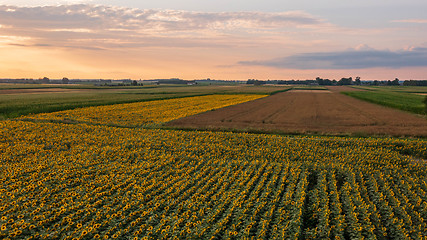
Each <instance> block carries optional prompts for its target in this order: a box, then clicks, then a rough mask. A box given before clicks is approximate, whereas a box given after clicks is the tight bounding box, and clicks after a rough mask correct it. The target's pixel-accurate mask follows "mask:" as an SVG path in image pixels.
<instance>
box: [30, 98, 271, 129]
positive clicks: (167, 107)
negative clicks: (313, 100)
mask: <svg viewBox="0 0 427 240" xmlns="http://www.w3.org/2000/svg"><path fill="white" fill-rule="evenodd" d="M265 96H266V95H255V94H251V95H247V94H246V95H245V94H236V95H207V96H197V97H186V98H177V99H168V100H156V101H148V102H137V103H128V104H116V105H108V106H96V107H87V108H80V109H73V110H65V111H59V112H53V113H43V114H36V115H30V116H25V117H22V118H25V119H37V120H49V121H52V120H54V121H62V122H72V123H76V122H77V123H90V124H101V125H109V126H122V127H143V126H155V125H158V124H160V123H164V122H168V121H171V120H174V119H178V118H182V117H187V116H190V115H195V114H198V113H201V112H206V111H209V110H214V109H218V108H223V107H226V106H230V105H235V104H239V103H243V102H247V101H251V100H255V99H258V98H262V97H265Z"/></svg>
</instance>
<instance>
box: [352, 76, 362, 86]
mask: <svg viewBox="0 0 427 240" xmlns="http://www.w3.org/2000/svg"><path fill="white" fill-rule="evenodd" d="M354 82H355V84H356V85H360V84H361V82H360V77H356V80H354Z"/></svg>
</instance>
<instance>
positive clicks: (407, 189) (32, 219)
mask: <svg viewBox="0 0 427 240" xmlns="http://www.w3.org/2000/svg"><path fill="white" fill-rule="evenodd" d="M426 148H427V141H426V140H421V139H416V140H408V139H393V138H345V137H314V136H313V137H286V136H275V135H262V134H260V135H255V134H246V133H226V132H216V133H213V132H187V131H172V130H161V129H140V128H136V129H135V128H134V129H130V128H116V127H108V126H95V125H86V124H60V123H41V122H36V123H34V122H26V121H1V122H0V181H1V183H2V184H1V185H0V239H100V238H103V239H110V238H111V239H173V238H179V239H212V238H220V239H226V238H230V239H245V238H260V239H314V238H318V239H346V238H352V239H356V238H358V239H363V238H365V239H426V237H427V236H426V233H427V227H426V226H427V194H426V191H427V183H426V177H425V176H426V175H427V171H426V167H425V166H426V165H425V162H424V160H422V159H425V158H426V153H427V149H426ZM403 153H404V154H405V155H404V154H403ZM410 155H411V156H410ZM414 159H418V160H417V161H415V160H414Z"/></svg>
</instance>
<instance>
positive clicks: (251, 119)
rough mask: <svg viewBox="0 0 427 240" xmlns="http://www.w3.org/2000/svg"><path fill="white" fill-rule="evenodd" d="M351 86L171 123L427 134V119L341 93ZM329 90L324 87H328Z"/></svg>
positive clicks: (285, 96) (288, 130) (290, 130)
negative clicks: (326, 92)
mask: <svg viewBox="0 0 427 240" xmlns="http://www.w3.org/2000/svg"><path fill="white" fill-rule="evenodd" d="M347 90H349V88H346V87H344V88H340V87H334V88H330V91H328V92H329V94H325V92H322V90H319V91H305V92H301V91H288V92H284V93H279V94H276V95H273V96H270V97H267V98H263V99H258V100H255V101H252V102H247V103H243V104H239V105H235V106H230V107H226V108H223V109H218V110H216V111H210V112H206V113H202V114H199V115H195V116H190V117H187V118H182V119H178V120H175V121H173V122H170V123H168V124H167V125H168V126H177V127H183V128H202V129H206V128H207V129H243V130H261V131H272V132H283V133H318V134H350V135H354V134H356V135H358V134H369V135H392V136H424V137H426V136H427V119H425V118H422V117H418V116H416V115H414V114H411V113H406V112H403V111H399V110H394V109H391V108H387V107H382V106H379V105H375V104H372V103H368V102H364V101H361V100H357V99H354V98H351V97H349V96H345V95H343V94H340V93H339V92H340V91H347ZM323 91H325V90H323Z"/></svg>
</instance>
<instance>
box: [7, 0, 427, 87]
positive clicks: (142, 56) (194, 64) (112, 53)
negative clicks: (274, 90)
mask: <svg viewBox="0 0 427 240" xmlns="http://www.w3.org/2000/svg"><path fill="white" fill-rule="evenodd" d="M425 9H427V1H425V0H406V1H401V0H376V1H370V0H369V1H368V0H359V1H352V2H350V1H342V0H328V1H325V0H300V1H290V0H263V1H259V0H258V1H256V0H245V1H244V0H215V1H213V0H205V1H196V0H181V1H172V0H156V1H145V0H139V1H137V0H132V1H131V0H122V1H116V0H107V1H98V0H92V1H88V0H86V1H85V0H75V1H60V0H59V1H50V0H47V1H40V0H31V1H24V0H0V78H40V77H49V78H62V77H68V78H93V79H99V78H103V79H124V78H131V79H155V78H181V79H188V80H191V79H205V78H211V79H223V80H246V79H249V78H250V79H253V78H255V79H261V80H267V79H271V80H273V79H301V80H305V79H314V78H316V77H322V78H329V79H337V80H338V79H340V78H342V77H350V76H353V77H356V76H360V77H361V79H362V80H389V79H394V78H396V77H397V78H399V79H401V80H405V79H427V15H426V14H425Z"/></svg>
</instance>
